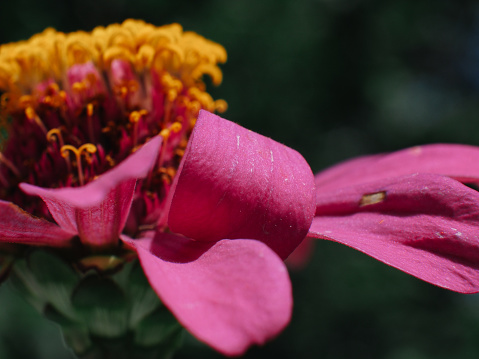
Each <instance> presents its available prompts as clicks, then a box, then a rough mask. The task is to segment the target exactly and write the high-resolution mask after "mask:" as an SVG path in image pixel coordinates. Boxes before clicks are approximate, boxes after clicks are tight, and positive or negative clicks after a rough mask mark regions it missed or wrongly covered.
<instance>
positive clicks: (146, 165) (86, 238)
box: [20, 137, 161, 247]
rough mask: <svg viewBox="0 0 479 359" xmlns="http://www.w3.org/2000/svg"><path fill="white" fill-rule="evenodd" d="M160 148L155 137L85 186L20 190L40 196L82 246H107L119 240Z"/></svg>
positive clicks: (53, 214) (25, 184)
mask: <svg viewBox="0 0 479 359" xmlns="http://www.w3.org/2000/svg"><path fill="white" fill-rule="evenodd" d="M160 145H161V137H155V138H154V139H152V140H151V141H149V142H148V143H146V144H145V145H144V146H143V147H141V148H140V149H139V150H138V151H136V152H135V153H133V154H132V155H130V156H129V157H128V158H127V159H125V160H124V161H123V162H121V163H120V164H119V165H117V166H116V167H114V168H113V169H111V170H110V171H108V172H106V173H104V174H102V175H101V176H100V177H99V178H98V179H96V180H94V181H93V182H90V183H88V184H87V185H85V186H83V187H77V188H70V187H67V188H59V189H48V188H41V187H37V186H33V185H30V184H27V183H22V184H20V187H21V188H22V190H23V191H24V192H26V193H28V194H30V195H37V196H40V197H41V198H42V199H43V200H44V201H45V203H46V204H47V206H48V209H49V211H50V213H51V214H52V216H53V218H54V219H55V221H56V222H57V223H58V224H59V225H60V227H62V228H63V229H64V230H66V231H68V232H71V233H78V235H79V237H80V239H81V240H82V242H83V243H87V244H89V245H92V246H100V247H101V246H108V245H110V244H114V243H116V242H117V241H118V238H119V234H120V233H121V231H122V229H123V226H124V225H125V221H126V218H127V216H128V213H129V211H130V207H131V201H132V198H133V194H134V191H135V186H136V182H137V180H138V179H139V178H144V177H146V176H147V174H148V172H149V171H150V170H151V168H152V167H153V165H154V163H155V160H156V157H157V154H158V150H159V147H160Z"/></svg>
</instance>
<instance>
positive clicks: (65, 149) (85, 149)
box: [60, 143, 97, 186]
mask: <svg viewBox="0 0 479 359" xmlns="http://www.w3.org/2000/svg"><path fill="white" fill-rule="evenodd" d="M60 151H61V154H62V156H63V157H64V158H65V159H67V158H69V156H70V154H69V151H70V152H72V153H73V154H74V155H75V159H76V163H77V170H78V182H79V183H80V186H83V184H84V178H83V170H82V166H81V155H82V154H84V155H85V158H86V159H87V161H88V162H90V161H91V157H90V155H92V154H94V153H95V152H96V151H97V148H96V146H95V145H94V144H91V143H85V144H83V145H81V146H80V147H79V148H76V147H74V146H72V145H64V146H62V147H61V149H60Z"/></svg>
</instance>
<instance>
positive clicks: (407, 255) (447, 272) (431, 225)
mask: <svg viewBox="0 0 479 359" xmlns="http://www.w3.org/2000/svg"><path fill="white" fill-rule="evenodd" d="M478 163H479V148H477V147H472V146H465V145H447V144H438V145H425V146H417V147H413V148H409V149H405V150H402V151H398V152H395V153H392V154H384V155H374V156H366V157H360V158H357V159H353V160H350V161H346V162H344V163H342V164H339V165H336V166H333V167H332V168H329V169H327V170H325V171H323V172H320V173H318V174H317V175H316V178H315V182H316V216H315V218H314V220H313V224H312V226H311V229H310V232H309V235H308V236H309V237H311V238H321V239H327V240H333V241H336V242H340V243H343V244H346V245H348V246H350V247H353V248H356V249H358V250H360V251H362V252H364V253H366V254H368V255H370V256H372V257H373V258H376V259H378V260H380V261H382V262H384V263H386V264H389V265H391V266H393V267H396V268H398V269H400V270H402V271H404V272H406V273H409V274H412V275H414V276H416V277H418V278H420V279H422V280H425V281H427V282H429V283H432V284H435V285H438V286H440V287H443V288H447V289H450V290H454V291H457V292H462V293H476V292H479V193H478V192H477V191H476V190H474V189H473V188H470V187H469V186H467V185H473V186H477V184H479V166H478V165H477V164H478ZM465 184H467V185H465Z"/></svg>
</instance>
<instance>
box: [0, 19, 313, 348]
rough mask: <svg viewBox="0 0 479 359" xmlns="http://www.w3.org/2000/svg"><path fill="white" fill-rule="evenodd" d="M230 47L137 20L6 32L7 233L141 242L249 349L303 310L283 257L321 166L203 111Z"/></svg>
mask: <svg viewBox="0 0 479 359" xmlns="http://www.w3.org/2000/svg"><path fill="white" fill-rule="evenodd" d="M225 59H226V54H225V51H224V49H223V48H222V47H221V46H219V45H217V44H214V43H212V42H210V41H208V40H206V39H204V38H202V37H200V36H198V35H196V34H193V33H188V32H183V31H182V30H181V27H179V26H178V25H171V26H166V27H160V28H156V27H153V26H151V25H147V24H145V23H143V22H140V21H132V20H129V21H126V22H125V23H123V24H122V25H111V26H109V27H107V28H97V29H95V30H94V31H93V32H92V33H91V34H87V33H82V32H79V33H74V34H69V35H65V34H62V33H57V32H55V31H53V30H47V31H45V32H44V33H43V34H40V35H37V36H35V37H33V38H32V39H30V40H28V41H27V42H24V43H17V44H8V45H4V46H2V47H0V89H1V91H3V94H2V113H1V116H2V117H1V119H2V126H3V131H4V133H6V141H5V143H4V145H3V149H2V152H1V157H0V199H1V200H0V211H1V213H2V215H1V216H0V242H11V243H17V244H29V245H36V246H49V247H60V248H62V251H65V250H66V251H67V252H69V258H70V260H71V261H72V262H73V264H74V266H75V267H77V268H81V267H84V266H85V265H86V264H87V263H89V265H91V263H92V260H91V257H92V256H94V257H95V258H98V257H101V256H108V258H111V256H114V257H116V258H120V259H122V258H124V259H127V258H130V257H131V254H132V252H133V253H135V254H136V255H137V256H138V257H139V260H140V262H141V265H142V267H143V270H144V272H145V275H146V277H147V278H148V280H149V282H150V284H151V286H152V287H153V289H154V290H155V291H156V293H157V294H158V296H159V297H160V299H161V300H162V302H163V303H164V304H165V305H166V306H167V307H168V308H169V309H170V310H171V312H172V313H173V314H174V315H175V316H176V318H177V319H178V320H179V321H180V323H182V324H183V325H184V326H185V327H186V328H187V329H188V330H190V331H191V332H192V333H193V334H194V335H195V336H196V337H197V338H199V339H200V340H203V341H205V342H206V343H208V344H209V345H211V346H213V347H214V348H216V349H217V350H219V351H221V352H222V353H225V354H227V355H238V354H241V353H242V352H244V351H245V350H246V349H247V348H248V346H249V345H251V344H253V343H263V342H264V341H265V340H267V339H269V338H271V337H272V336H274V335H276V334H277V333H278V332H279V331H281V330H282V329H283V328H284V326H285V325H286V324H287V323H288V321H289V319H290V315H291V307H292V298H291V284H290V281H289V278H288V274H287V271H286V269H285V266H284V264H283V261H282V260H283V259H285V258H286V257H287V256H288V255H289V254H290V253H291V252H292V251H293V250H294V249H295V248H296V246H297V245H298V244H299V243H300V242H301V241H302V239H303V238H304V237H305V236H306V234H307V232H308V228H309V227H310V224H311V221H312V218H313V214H314V199H313V197H314V191H313V189H314V182H313V176H312V173H311V170H310V168H309V166H308V165H307V163H306V162H305V160H304V159H303V158H302V157H301V155H300V154H298V153H297V152H296V151H294V150H292V149H290V148H288V147H286V146H284V145H281V144H279V143H277V142H275V141H273V140H271V139H269V138H266V137H263V136H261V135H258V134H256V133H254V132H251V131H248V130H246V129H244V128H242V127H240V126H238V125H236V124H234V123H232V122H229V121H227V120H224V119H222V118H220V117H218V116H216V115H214V114H212V113H210V112H207V111H204V110H209V111H214V110H217V111H221V110H224V109H225V103H224V101H221V100H217V101H213V99H212V98H211V96H210V95H209V94H208V93H206V92H205V85H204V83H203V81H202V76H203V75H205V74H207V75H209V76H210V77H211V78H212V81H213V83H219V82H220V81H221V72H220V70H219V69H218V67H217V63H218V62H223V61H225ZM93 263H94V266H95V267H96V268H97V269H100V270H102V269H111V268H110V267H109V265H110V264H109V263H111V261H107V262H106V263H107V264H105V262H101V261H93ZM105 266H106V267H105Z"/></svg>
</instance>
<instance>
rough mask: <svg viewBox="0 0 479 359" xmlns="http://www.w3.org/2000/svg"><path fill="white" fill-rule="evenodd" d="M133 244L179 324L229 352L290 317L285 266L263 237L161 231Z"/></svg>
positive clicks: (264, 336)
mask: <svg viewBox="0 0 479 359" xmlns="http://www.w3.org/2000/svg"><path fill="white" fill-rule="evenodd" d="M124 240H126V241H127V239H125V238H124ZM129 243H130V244H131V245H133V246H135V247H136V249H137V252H138V255H139V258H140V261H141V265H142V266H143V269H144V271H145V274H146V276H147V277H148V279H149V281H150V284H151V285H152V287H153V289H154V290H155V291H156V293H157V294H158V296H159V297H160V299H161V300H162V301H163V303H164V304H165V305H166V306H167V307H168V308H169V309H170V310H171V311H172V312H173V314H174V315H175V316H176V318H177V319H178V320H179V321H180V323H182V324H183V325H184V326H185V327H186V329H188V330H189V331H190V332H191V333H192V334H193V335H194V336H196V337H197V338H198V339H200V340H201V341H204V342H205V343H207V344H208V345H210V346H212V347H213V348H215V349H216V350H218V351H220V352H221V353H223V354H225V355H241V354H242V353H244V352H245V351H246V349H247V348H248V347H249V346H250V345H252V344H263V343H264V342H265V341H267V340H268V339H270V338H272V337H274V336H276V335H277V334H278V333H279V332H280V331H281V330H282V329H284V327H285V326H286V325H287V324H288V322H289V320H290V317H291V310H292V294H291V283H290V280H289V277H288V273H287V270H286V267H285V266H284V263H283V262H282V261H281V260H280V258H279V257H278V256H277V255H276V254H275V253H274V252H273V251H272V250H271V249H269V248H268V247H267V246H266V245H264V244H263V243H261V242H258V241H254V240H246V239H238V240H235V241H229V240H221V241H219V242H216V243H213V242H197V241H192V240H189V239H187V238H184V237H180V236H176V235H172V234H164V233H158V234H157V237H156V238H155V239H154V240H151V239H146V240H130V241H129Z"/></svg>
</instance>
